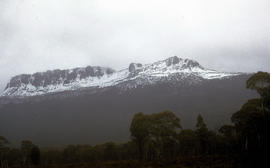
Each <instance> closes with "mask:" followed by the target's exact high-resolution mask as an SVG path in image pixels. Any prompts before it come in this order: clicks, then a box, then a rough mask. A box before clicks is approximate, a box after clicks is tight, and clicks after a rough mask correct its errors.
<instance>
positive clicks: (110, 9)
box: [0, 0, 270, 90]
mask: <svg viewBox="0 0 270 168" xmlns="http://www.w3.org/2000/svg"><path fill="white" fill-rule="evenodd" d="M269 6H270V1H268V0H238V1H234V0H227V1H217V0H204V1H199V0H166V1H165V0H144V1H143V0H137V1H131V0H115V1H110V0H91V1H88V0H77V1H74V0H65V1H64V2H63V1H60V0H46V1H44V0H24V1H22V0H1V1H0V66H1V71H0V79H1V81H0V90H3V89H4V87H5V85H6V83H7V82H8V80H9V79H10V78H11V77H12V76H14V75H17V74H23V73H34V72H37V71H45V70H49V69H66V68H75V67H81V66H87V65H99V66H107V67H112V68H114V69H123V68H127V67H128V64H129V63H131V62H140V63H151V62H154V61H158V60H161V59H165V58H167V57H170V56H173V55H178V56H179V57H183V58H190V59H195V60H197V61H198V62H200V63H201V64H202V65H203V66H205V67H207V68H211V69H216V70H220V71H232V72H234V71H237V72H239V71H240V72H256V71H259V70H260V71H268V72H269V71H270V66H269V62H270V55H269V53H270V22H269V19H270V8H269Z"/></svg>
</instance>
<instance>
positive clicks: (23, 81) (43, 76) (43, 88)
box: [1, 56, 241, 97]
mask: <svg viewBox="0 0 270 168" xmlns="http://www.w3.org/2000/svg"><path fill="white" fill-rule="evenodd" d="M240 74H241V73H228V72H218V71H215V70H210V69H207V68H204V67H203V66H201V65H200V64H199V63H198V62H197V61H195V60H192V59H183V58H180V57H177V56H173V57H169V58H167V59H165V60H161V61H157V62H154V63H150V64H145V65H143V64H141V63H131V64H130V65H129V67H128V68H126V69H122V70H119V71H117V70H114V69H112V68H109V67H100V66H87V67H84V68H74V69H67V70H59V69H56V70H49V71H46V72H37V73H34V74H22V75H17V76H15V77H12V78H11V80H10V82H9V83H8V84H7V86H6V88H5V90H4V92H3V93H2V94H1V96H2V97H3V96H10V97H16V96H17V97H26V96H36V95H44V94H48V93H54V92H62V91H67V90H78V89H81V88H90V87H99V88H103V87H109V86H115V85H118V86H119V87H121V88H123V89H129V88H134V87H138V86H142V85H149V84H154V83H156V82H160V81H164V80H171V78H173V79H176V80H182V79H183V78H188V77H190V76H193V78H194V82H196V80H197V81H199V80H204V79H206V80H209V79H221V78H225V77H232V76H235V75H240ZM128 82H129V83H128ZM125 83H126V85H125ZM127 83H128V84H127Z"/></svg>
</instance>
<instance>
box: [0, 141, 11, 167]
mask: <svg viewBox="0 0 270 168" xmlns="http://www.w3.org/2000/svg"><path fill="white" fill-rule="evenodd" d="M8 144H9V142H8V140H7V139H6V138H5V137H3V136H0V165H1V168H4V167H7V161H6V155H7V152H8V150H9V148H8V146H7V145H8Z"/></svg>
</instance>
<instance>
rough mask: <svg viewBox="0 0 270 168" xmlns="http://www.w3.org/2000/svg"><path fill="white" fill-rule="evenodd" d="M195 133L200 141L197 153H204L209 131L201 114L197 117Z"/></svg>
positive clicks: (206, 148)
mask: <svg viewBox="0 0 270 168" xmlns="http://www.w3.org/2000/svg"><path fill="white" fill-rule="evenodd" d="M196 134H197V137H198V140H199V143H200V150H199V151H200V152H199V154H206V153H207V152H208V135H209V131H208V128H207V126H206V124H205V122H204V119H203V117H202V115H201V114H199V115H198V117H197V123H196Z"/></svg>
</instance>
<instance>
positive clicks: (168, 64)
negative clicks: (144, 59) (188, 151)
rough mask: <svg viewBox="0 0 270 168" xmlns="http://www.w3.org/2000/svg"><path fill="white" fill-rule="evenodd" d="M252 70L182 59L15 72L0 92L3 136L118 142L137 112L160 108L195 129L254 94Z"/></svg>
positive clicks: (219, 120) (215, 123)
mask: <svg viewBox="0 0 270 168" xmlns="http://www.w3.org/2000/svg"><path fill="white" fill-rule="evenodd" d="M250 75H251V74H247V73H227V72H218V71H215V70H210V69H207V68H204V67H203V66H201V65H200V64H199V63H198V62H197V61H194V60H190V59H182V58H179V57H177V56H174V57H170V58H168V59H166V60H162V61H157V62H154V63H152V64H146V65H143V64H140V63H131V64H130V65H129V67H128V68H126V69H123V70H120V71H116V70H113V69H111V68H106V67H98V66H88V67H86V68H75V69H71V70H53V71H47V72H43V73H35V74H32V75H18V76H15V77H13V78H12V79H11V80H10V82H9V83H8V84H7V87H6V88H5V90H4V92H3V93H2V96H1V97H0V135H3V136H5V137H7V138H8V139H10V140H11V142H13V143H14V144H18V143H19V141H21V140H23V139H31V140H33V142H35V143H37V144H39V145H42V146H53V145H66V144H78V143H80V144H86V143H90V144H98V143H103V142H106V141H117V142H121V141H126V140H128V139H129V125H130V122H131V120H132V117H133V115H134V114H135V113H137V112H144V113H153V112H160V111H163V110H171V111H173V112H174V113H176V114H177V115H178V116H179V117H180V119H181V124H182V126H183V127H184V128H193V127H194V125H195V122H196V117H197V115H198V114H199V113H200V114H202V115H203V117H204V119H205V120H206V122H207V124H208V126H209V127H210V128H217V127H219V126H221V125H222V124H225V123H229V122H230V116H231V114H232V113H234V112H236V111H237V110H239V108H240V107H241V105H242V104H243V103H244V102H245V101H246V100H248V99H249V98H252V97H256V96H257V94H256V93H255V92H253V91H250V90H247V89H246V88H245V83H246V80H247V79H248V78H249V77H250Z"/></svg>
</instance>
